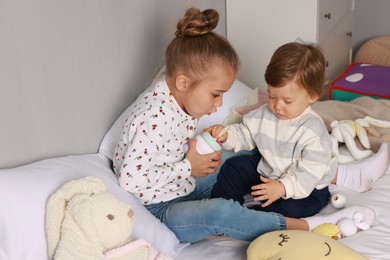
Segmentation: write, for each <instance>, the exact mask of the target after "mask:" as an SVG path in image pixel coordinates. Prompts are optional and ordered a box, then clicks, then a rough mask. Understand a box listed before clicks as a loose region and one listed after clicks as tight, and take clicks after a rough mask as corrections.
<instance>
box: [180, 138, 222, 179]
mask: <svg viewBox="0 0 390 260" xmlns="http://www.w3.org/2000/svg"><path fill="white" fill-rule="evenodd" d="M188 145H189V146H188V152H187V155H186V157H185V158H186V159H188V160H189V161H190V163H191V176H193V177H205V176H208V175H209V174H210V173H214V172H215V171H216V170H217V168H218V166H219V164H220V163H221V159H222V150H221V151H217V152H213V153H210V154H199V153H198V152H197V151H196V140H195V139H192V140H191V141H190V142H189V143H188Z"/></svg>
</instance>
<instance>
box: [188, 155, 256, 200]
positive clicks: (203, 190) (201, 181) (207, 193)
mask: <svg viewBox="0 0 390 260" xmlns="http://www.w3.org/2000/svg"><path fill="white" fill-rule="evenodd" d="M256 153H258V150H257V149H253V150H250V151H240V152H233V151H227V150H224V151H223V153H222V161H221V164H220V165H219V167H218V168H217V170H216V171H215V173H213V174H209V175H208V176H207V177H198V178H196V187H195V191H194V192H193V193H192V194H191V196H192V199H194V200H199V199H206V198H210V197H211V190H212V188H213V187H214V185H215V183H216V182H217V177H218V175H219V172H220V170H221V167H222V165H223V164H224V163H225V162H226V161H227V160H228V159H230V158H233V157H237V156H241V155H250V154H256Z"/></svg>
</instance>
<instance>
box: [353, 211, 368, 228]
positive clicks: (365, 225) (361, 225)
mask: <svg viewBox="0 0 390 260" xmlns="http://www.w3.org/2000/svg"><path fill="white" fill-rule="evenodd" d="M362 219H363V215H362V213H360V212H356V213H355V214H354V215H353V220H354V221H355V224H356V226H357V227H358V228H359V229H361V230H367V229H369V228H370V224H368V223H367V222H364V221H362Z"/></svg>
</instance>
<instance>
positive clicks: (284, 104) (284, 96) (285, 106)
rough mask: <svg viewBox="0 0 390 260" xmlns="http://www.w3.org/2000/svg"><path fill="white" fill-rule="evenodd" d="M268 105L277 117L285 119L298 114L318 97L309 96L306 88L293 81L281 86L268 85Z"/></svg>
mask: <svg viewBox="0 0 390 260" xmlns="http://www.w3.org/2000/svg"><path fill="white" fill-rule="evenodd" d="M268 97H269V98H268V107H269V109H270V110H271V111H272V113H274V114H275V115H276V116H277V117H278V118H279V119H281V120H287V119H293V118H296V117H298V116H300V115H301V114H302V113H303V111H305V109H306V108H307V107H308V106H309V105H310V104H312V103H314V102H315V101H316V100H317V99H318V97H317V96H315V97H311V96H310V95H309V94H308V93H307V91H306V89H304V88H302V87H300V86H299V85H298V84H297V83H296V82H295V81H293V82H289V83H287V84H286V85H284V86H283V87H278V88H276V87H272V86H268Z"/></svg>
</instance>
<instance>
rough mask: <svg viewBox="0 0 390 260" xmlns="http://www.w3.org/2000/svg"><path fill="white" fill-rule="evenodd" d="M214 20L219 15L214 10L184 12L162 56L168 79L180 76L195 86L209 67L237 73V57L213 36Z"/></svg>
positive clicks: (216, 21)
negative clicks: (184, 76) (180, 74)
mask: <svg viewBox="0 0 390 260" xmlns="http://www.w3.org/2000/svg"><path fill="white" fill-rule="evenodd" d="M218 20H219V14H218V12H217V11H216V10H214V9H207V10H204V11H203V12H201V11H200V10H198V9H197V8H189V9H188V10H187V11H186V13H185V15H184V16H183V17H182V18H181V19H180V20H179V22H178V23H177V31H176V33H175V34H176V37H175V38H174V39H173V40H172V41H171V43H170V44H169V46H168V47H167V49H166V52H165V65H166V74H167V76H168V77H174V76H176V75H177V74H179V73H183V74H185V75H186V76H188V77H189V78H190V79H191V82H192V84H193V85H196V84H197V83H199V82H200V81H201V80H202V79H204V78H205V76H206V75H207V72H208V71H209V69H210V68H211V67H213V66H225V67H226V68H228V69H232V70H233V71H234V72H237V71H238V66H239V61H238V56H237V53H236V52H235V50H234V49H233V47H232V46H231V45H230V43H229V42H228V41H227V40H226V38H224V37H222V36H221V35H219V34H217V33H215V32H213V29H214V28H215V27H216V26H217V24H218Z"/></svg>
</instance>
